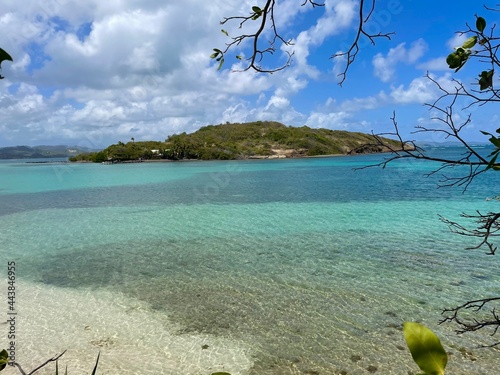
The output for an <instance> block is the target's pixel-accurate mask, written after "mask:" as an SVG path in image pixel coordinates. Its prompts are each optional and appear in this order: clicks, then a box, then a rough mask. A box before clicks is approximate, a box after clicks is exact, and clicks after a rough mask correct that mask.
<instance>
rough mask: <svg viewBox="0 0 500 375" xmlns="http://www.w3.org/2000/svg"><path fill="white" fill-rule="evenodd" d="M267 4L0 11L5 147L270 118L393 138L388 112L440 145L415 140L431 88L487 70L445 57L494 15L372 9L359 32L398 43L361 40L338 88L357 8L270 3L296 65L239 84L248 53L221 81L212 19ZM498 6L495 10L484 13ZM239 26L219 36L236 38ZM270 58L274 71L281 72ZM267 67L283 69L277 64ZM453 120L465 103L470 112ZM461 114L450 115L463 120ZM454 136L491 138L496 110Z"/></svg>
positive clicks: (462, 9) (76, 5) (411, 4)
mask: <svg viewBox="0 0 500 375" xmlns="http://www.w3.org/2000/svg"><path fill="white" fill-rule="evenodd" d="M263 3H264V1H261V0H253V1H242V0H238V1H234V0H212V1H202V0H184V1H182V2H181V1H177V0H167V1H165V0H121V1H120V0H116V1H107V2H103V1H100V0H87V1H83V2H81V1H80V2H77V1H73V0H46V1H44V2H40V1H38V0H24V1H23V2H19V1H17V0H3V1H2V5H1V6H0V35H2V39H1V42H0V43H1V44H0V47H2V48H4V49H5V50H7V51H8V52H9V53H10V54H11V55H12V57H13V58H14V63H11V62H8V61H5V62H3V63H2V73H3V75H4V76H6V78H5V79H4V80H2V81H0V108H1V112H0V146H13V145H37V144H68V145H80V146H87V147H92V148H101V147H106V146H107V145H109V144H111V143H116V142H118V141H123V142H127V141H129V140H130V138H131V137H134V138H135V140H136V141H137V140H164V139H165V138H166V137H167V136H168V135H170V134H174V133H180V132H184V131H185V132H188V133H189V132H193V131H195V130H197V129H198V128H199V127H201V126H204V125H207V124H219V123H225V122H226V121H229V122H246V121H256V120H275V121H280V122H282V123H284V124H286V125H292V126H302V125H308V126H310V127H313V128H316V127H324V128H329V129H341V130H352V131H362V132H367V133H369V132H372V131H373V132H376V133H378V132H384V131H390V130H391V129H392V128H391V120H390V117H391V116H392V113H393V111H395V112H396V115H397V119H398V123H399V126H400V129H401V132H402V133H403V134H404V135H405V136H406V137H407V138H409V139H417V140H425V141H438V142H439V141H443V140H444V139H443V137H442V136H440V135H439V134H417V135H412V134H411V131H412V130H414V127H415V126H417V125H421V126H436V122H435V121H433V120H432V117H433V116H434V115H435V113H433V112H432V111H429V109H428V108H427V107H425V106H424V103H427V102H432V101H433V100H434V99H435V98H436V97H437V95H438V91H437V89H436V87H435V85H433V84H432V83H431V82H430V81H429V80H428V79H427V78H425V77H424V75H425V74H426V72H429V74H431V75H432V76H433V77H434V78H435V79H436V80H437V81H439V82H440V83H441V84H442V85H444V86H446V87H451V86H450V85H451V80H452V78H455V79H458V80H460V81H461V82H463V83H464V84H467V85H468V84H470V83H473V82H474V81H475V78H476V77H477V74H478V73H479V72H480V70H482V67H481V66H480V65H479V64H477V63H476V64H474V63H471V64H468V66H466V67H465V68H464V69H462V70H461V71H460V72H459V73H457V74H454V73H453V71H452V70H450V69H448V68H447V66H446V63H445V59H446V56H447V55H448V53H450V52H451V51H452V50H453V47H454V46H458V45H460V44H461V42H462V40H463V39H462V40H461V39H460V37H459V36H458V35H457V34H455V32H456V31H459V30H463V29H464V28H465V23H466V22H469V24H471V25H473V24H474V23H475V17H474V15H475V14H478V15H482V16H483V17H485V18H486V19H487V21H488V24H489V26H490V25H492V24H493V23H494V22H495V21H496V18H498V17H499V15H498V14H495V13H492V12H487V11H486V10H485V9H484V8H483V3H481V2H472V1H468V2H456V1H453V2H452V1H440V2H436V1H429V0H422V1H415V0H405V1H403V0H385V1H378V3H377V9H376V11H375V13H374V15H373V17H372V20H371V23H370V24H369V25H368V26H367V27H368V29H369V30H372V31H376V32H378V31H382V32H395V35H393V36H392V40H390V41H387V40H378V42H377V45H376V46H374V47H372V46H368V43H366V42H363V43H362V45H363V48H362V51H361V52H360V54H359V55H358V58H357V60H356V62H355V64H354V65H353V66H352V67H351V69H350V70H349V73H348V76H347V80H346V81H345V83H344V85H343V86H342V87H340V86H338V85H337V80H338V78H337V74H338V73H339V72H340V69H342V67H343V65H342V64H343V61H342V59H330V56H331V55H332V54H335V53H336V52H339V51H341V50H342V49H344V48H345V47H346V46H347V45H348V43H349V42H350V41H352V37H353V35H354V30H355V25H356V22H357V20H356V14H357V6H358V5H359V4H358V1H355V0H331V1H326V6H325V7H324V8H317V9H316V10H313V9H312V7H311V6H309V5H305V6H303V7H301V6H300V4H301V3H303V1H302V0H283V1H278V2H277V6H276V12H277V24H278V27H279V30H280V31H281V32H282V34H283V35H285V36H286V37H287V38H292V39H294V42H295V43H294V45H293V46H292V47H290V48H291V51H293V52H294V53H295V55H294V58H293V62H292V65H291V66H290V67H289V68H287V69H286V70H284V71H281V72H277V73H274V74H272V75H267V74H257V73H255V72H251V71H247V72H234V70H237V69H238V68H241V67H242V65H241V64H242V63H241V62H239V61H238V60H236V59H233V58H231V56H235V55H236V54H243V55H246V56H248V47H249V45H248V44H243V45H241V46H240V48H239V49H238V50H234V51H233V52H231V54H230V56H228V58H227V60H226V63H225V65H224V68H223V69H222V70H221V71H217V69H216V67H215V65H214V61H211V59H210V58H209V56H210V54H211V53H212V48H214V47H219V48H221V47H223V46H224V43H225V42H226V41H227V37H225V36H224V35H223V34H222V33H221V32H220V29H221V26H220V25H219V21H220V20H221V19H222V18H223V17H224V16H232V15H245V14H248V12H249V11H250V9H251V7H252V6H253V5H262V4H263ZM484 4H485V5H488V6H491V7H493V6H495V2H492V1H490V2H488V1H486V2H484ZM237 26H238V25H237V24H232V25H231V24H228V25H224V28H225V29H226V30H227V31H228V32H229V33H230V35H237V33H238V28H237ZM283 58H284V52H283V50H282V49H279V48H278V51H277V52H276V54H275V61H273V60H267V61H265V62H264V64H269V65H271V64H272V63H275V62H279V61H283ZM276 59H277V60H278V61H276ZM458 104H459V106H458V107H457V109H458V108H462V107H465V106H466V105H467V104H469V103H468V102H467V101H466V100H462V102H461V103H458ZM467 115H468V112H465V111H457V112H456V114H455V116H456V117H455V120H456V121H461V120H463V119H464V118H466V116H467ZM472 116H473V117H472V119H473V120H472V122H471V123H470V124H469V125H468V126H467V127H466V128H465V129H464V130H463V134H464V136H465V137H466V138H467V139H468V140H470V141H474V142H477V141H483V142H484V141H486V137H484V136H482V135H481V133H480V131H479V130H486V131H494V130H495V129H497V128H498V127H499V124H498V116H497V114H496V111H495V108H494V106H491V107H483V108H481V109H479V110H477V109H476V108H473V109H472Z"/></svg>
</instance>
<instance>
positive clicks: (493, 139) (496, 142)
mask: <svg viewBox="0 0 500 375" xmlns="http://www.w3.org/2000/svg"><path fill="white" fill-rule="evenodd" d="M489 141H490V143H491V144H493V145H494V146H495V147H496V148H500V138H497V137H491V138H490V139H489Z"/></svg>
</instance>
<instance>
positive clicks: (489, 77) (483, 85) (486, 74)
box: [479, 70, 493, 90]
mask: <svg viewBox="0 0 500 375" xmlns="http://www.w3.org/2000/svg"><path fill="white" fill-rule="evenodd" d="M479 77H480V78H479V89H480V90H486V89H487V88H488V87H491V86H492V85H493V70H490V71H486V70H483V71H482V72H481V74H480V75H479Z"/></svg>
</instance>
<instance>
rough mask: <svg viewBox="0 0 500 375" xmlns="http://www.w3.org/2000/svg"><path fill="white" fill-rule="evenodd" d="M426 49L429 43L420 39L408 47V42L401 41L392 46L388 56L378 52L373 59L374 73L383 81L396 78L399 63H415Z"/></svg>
mask: <svg viewBox="0 0 500 375" xmlns="http://www.w3.org/2000/svg"><path fill="white" fill-rule="evenodd" d="M426 50H427V43H426V42H425V41H424V40H423V39H419V40H417V41H416V42H413V43H412V44H411V46H410V48H406V43H401V44H399V45H398V46H397V47H395V48H391V49H390V50H389V52H388V53H387V55H386V56H384V55H383V54H382V53H377V54H376V55H375V57H374V58H373V60H372V63H373V68H374V74H375V76H376V77H378V78H379V79H380V80H381V81H383V82H389V81H391V80H394V78H395V72H396V65H397V64H398V63H405V64H413V63H415V61H417V60H418V59H419V58H420V57H422V56H423V55H424V53H425V51H426Z"/></svg>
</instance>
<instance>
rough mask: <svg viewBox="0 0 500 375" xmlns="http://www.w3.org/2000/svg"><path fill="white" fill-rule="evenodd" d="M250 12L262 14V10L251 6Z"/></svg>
mask: <svg viewBox="0 0 500 375" xmlns="http://www.w3.org/2000/svg"><path fill="white" fill-rule="evenodd" d="M252 10H253V11H254V13H258V14H261V13H262V9H260V8H259V7H258V6H253V7H252Z"/></svg>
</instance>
